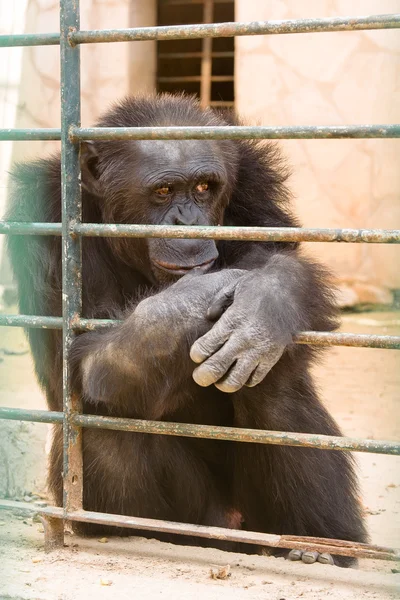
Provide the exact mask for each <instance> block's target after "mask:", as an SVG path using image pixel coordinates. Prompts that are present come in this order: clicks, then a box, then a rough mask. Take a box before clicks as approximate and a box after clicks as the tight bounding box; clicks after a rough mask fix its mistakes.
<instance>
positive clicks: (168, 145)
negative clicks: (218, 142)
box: [134, 140, 227, 279]
mask: <svg viewBox="0 0 400 600" xmlns="http://www.w3.org/2000/svg"><path fill="white" fill-rule="evenodd" d="M137 150H138V155H139V156H138V162H137V165H136V168H135V181H134V188H135V197H136V199H137V201H138V202H140V205H141V207H142V209H143V212H144V213H146V218H147V222H148V223H154V224H157V225H183V226H184V225H218V224H221V223H222V218H223V212H224V208H225V206H226V202H227V198H226V196H225V192H226V187H227V172H226V169H225V165H224V162H223V160H222V157H220V156H218V153H217V152H215V150H214V149H213V147H212V145H211V144H209V143H208V142H201V141H147V140H146V141H142V142H140V143H139V144H138V145H137ZM148 249H149V258H150V262H151V268H152V270H153V272H154V274H155V275H156V277H157V279H158V278H160V275H161V273H160V271H162V272H163V273H167V274H168V275H169V276H170V277H174V278H176V277H179V276H181V275H184V274H185V273H187V272H188V271H189V270H191V269H193V268H196V269H199V270H201V271H207V270H208V269H209V268H210V267H211V266H212V265H213V263H214V261H215V260H216V258H217V257H218V252H217V247H216V244H215V242H214V241H213V240H199V239H186V240H185V239H165V238H153V239H148ZM161 278H162V279H165V275H163V276H162V277H161Z"/></svg>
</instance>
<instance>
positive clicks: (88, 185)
mask: <svg viewBox="0 0 400 600" xmlns="http://www.w3.org/2000/svg"><path fill="white" fill-rule="evenodd" d="M98 162H99V156H98V153H97V148H96V145H95V143H94V142H82V144H81V179H82V188H83V189H85V190H86V191H88V192H89V193H90V194H94V195H95V196H100V195H101V194H100V188H99V181H98V179H99V173H98V169H97V166H98Z"/></svg>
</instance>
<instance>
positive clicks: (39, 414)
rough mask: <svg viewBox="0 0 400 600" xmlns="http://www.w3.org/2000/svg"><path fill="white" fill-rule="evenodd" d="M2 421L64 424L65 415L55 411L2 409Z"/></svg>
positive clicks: (2, 407) (3, 407) (0, 408)
mask: <svg viewBox="0 0 400 600" xmlns="http://www.w3.org/2000/svg"><path fill="white" fill-rule="evenodd" d="M0 419H3V420H6V421H29V422H32V423H63V421H64V413H62V412H57V411H54V410H33V409H25V408H9V407H7V406H1V407H0Z"/></svg>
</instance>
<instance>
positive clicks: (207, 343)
mask: <svg viewBox="0 0 400 600" xmlns="http://www.w3.org/2000/svg"><path fill="white" fill-rule="evenodd" d="M232 329H233V327H232V324H231V323H230V321H229V319H227V318H226V313H225V314H224V315H222V317H221V319H220V320H219V321H217V322H216V324H215V325H214V326H213V328H212V329H210V331H208V332H207V333H206V334H205V335H203V336H202V337H201V338H199V339H198V340H197V341H196V342H195V343H194V344H193V346H192V347H191V348H190V358H191V359H192V361H193V362H195V363H202V362H203V360H205V359H206V358H208V357H209V356H211V355H212V354H214V353H215V352H217V351H218V350H219V349H220V348H221V346H222V344H224V343H225V342H226V341H227V340H228V339H229V336H230V335H231V332H232Z"/></svg>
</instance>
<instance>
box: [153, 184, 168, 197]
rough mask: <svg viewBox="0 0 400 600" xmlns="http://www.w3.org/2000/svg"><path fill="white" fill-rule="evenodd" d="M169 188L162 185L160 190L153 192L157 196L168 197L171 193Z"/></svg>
mask: <svg viewBox="0 0 400 600" xmlns="http://www.w3.org/2000/svg"><path fill="white" fill-rule="evenodd" d="M171 191H172V190H171V187H170V186H169V185H163V186H162V187H160V188H157V189H156V190H154V192H155V193H156V194H157V196H168V195H169V194H170V193H171Z"/></svg>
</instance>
